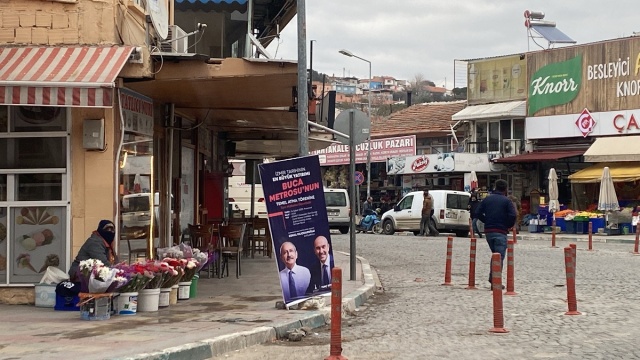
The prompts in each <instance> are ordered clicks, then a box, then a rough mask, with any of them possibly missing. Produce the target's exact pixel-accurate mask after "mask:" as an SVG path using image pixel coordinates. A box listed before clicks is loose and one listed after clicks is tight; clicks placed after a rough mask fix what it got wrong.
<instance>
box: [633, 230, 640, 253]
mask: <svg viewBox="0 0 640 360" xmlns="http://www.w3.org/2000/svg"><path fill="white" fill-rule="evenodd" d="M638 247H640V222H638V224H637V225H636V242H635V245H634V246H633V255H640V252H638Z"/></svg>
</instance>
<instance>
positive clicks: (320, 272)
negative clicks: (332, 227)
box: [307, 235, 334, 294]
mask: <svg viewBox="0 0 640 360" xmlns="http://www.w3.org/2000/svg"><path fill="white" fill-rule="evenodd" d="M313 252H314V254H315V256H316V259H315V260H314V262H313V263H311V264H310V265H309V271H310V272H311V282H310V283H309V288H308V289H307V294H314V293H317V292H326V291H330V290H331V269H333V266H334V262H333V257H332V256H331V245H329V240H327V238H326V237H324V236H322V235H320V236H318V237H316V238H315V240H314V241H313Z"/></svg>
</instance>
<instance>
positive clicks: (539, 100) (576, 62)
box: [529, 55, 582, 116]
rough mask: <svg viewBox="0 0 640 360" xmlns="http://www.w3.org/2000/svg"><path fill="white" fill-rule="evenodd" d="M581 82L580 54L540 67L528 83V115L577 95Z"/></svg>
mask: <svg viewBox="0 0 640 360" xmlns="http://www.w3.org/2000/svg"><path fill="white" fill-rule="evenodd" d="M581 84H582V55H579V56H576V57H574V58H573V59H570V60H567V61H563V62H558V63H553V64H549V65H547V66H544V67H542V68H540V69H539V70H538V71H536V73H535V74H534V75H533V77H532V78H531V82H530V83H529V116H531V115H533V114H535V113H536V112H537V111H538V110H540V109H544V108H546V107H549V106H555V105H562V104H566V103H568V102H570V101H572V100H573V99H575V98H576V96H578V92H579V91H580V86H581Z"/></svg>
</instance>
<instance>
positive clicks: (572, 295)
mask: <svg viewBox="0 0 640 360" xmlns="http://www.w3.org/2000/svg"><path fill="white" fill-rule="evenodd" d="M564 265H565V271H566V273H567V304H568V306H569V311H567V312H566V313H564V314H565V315H582V314H581V313H580V312H579V311H578V300H577V298H576V273H575V267H574V266H575V265H574V264H573V250H571V248H570V247H566V248H564Z"/></svg>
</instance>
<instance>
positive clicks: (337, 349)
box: [324, 266, 347, 360]
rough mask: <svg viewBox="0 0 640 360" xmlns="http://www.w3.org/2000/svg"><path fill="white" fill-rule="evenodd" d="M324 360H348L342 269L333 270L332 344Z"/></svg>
mask: <svg viewBox="0 0 640 360" xmlns="http://www.w3.org/2000/svg"><path fill="white" fill-rule="evenodd" d="M324 360H347V358H346V357H344V356H342V269H341V268H339V267H337V266H336V267H334V268H333V269H332V270H331V343H330V348H329V356H327V357H326V358H324Z"/></svg>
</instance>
